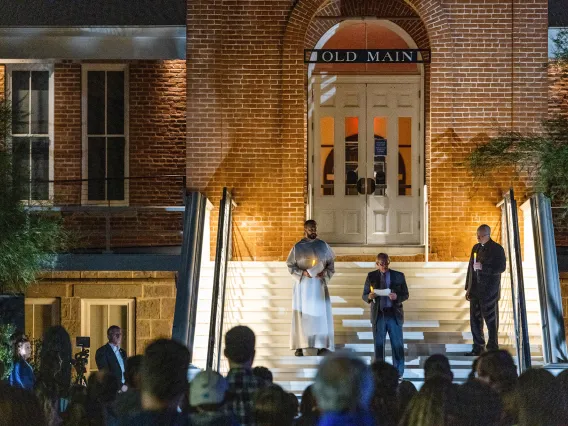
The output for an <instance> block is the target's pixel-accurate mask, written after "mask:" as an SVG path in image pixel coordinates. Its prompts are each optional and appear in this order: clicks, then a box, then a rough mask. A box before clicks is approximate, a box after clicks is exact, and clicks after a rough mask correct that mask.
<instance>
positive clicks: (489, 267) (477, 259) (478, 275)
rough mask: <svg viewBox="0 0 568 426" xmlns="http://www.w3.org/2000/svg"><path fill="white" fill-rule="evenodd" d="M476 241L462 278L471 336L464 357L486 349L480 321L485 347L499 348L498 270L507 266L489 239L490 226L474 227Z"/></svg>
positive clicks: (496, 247)
mask: <svg viewBox="0 0 568 426" xmlns="http://www.w3.org/2000/svg"><path fill="white" fill-rule="evenodd" d="M477 241H478V243H477V244H476V245H474V246H473V249H472V250H471V255H470V258H469V266H468V268H467V276H466V280H465V291H466V293H465V298H466V300H469V322H470V326H471V334H472V335H473V348H472V350H471V352H467V353H466V354H465V355H466V356H478V355H480V354H481V353H482V352H483V351H485V336H484V335H483V320H485V324H486V325H487V331H488V332H489V339H488V340H487V349H489V350H493V349H499V344H498V342H497V332H498V328H499V299H500V296H501V273H503V272H504V271H505V268H506V267H507V263H506V259H505V250H503V247H501V245H499V244H498V243H496V242H495V241H493V240H492V239H491V228H490V227H489V226H487V225H481V226H480V227H479V228H477Z"/></svg>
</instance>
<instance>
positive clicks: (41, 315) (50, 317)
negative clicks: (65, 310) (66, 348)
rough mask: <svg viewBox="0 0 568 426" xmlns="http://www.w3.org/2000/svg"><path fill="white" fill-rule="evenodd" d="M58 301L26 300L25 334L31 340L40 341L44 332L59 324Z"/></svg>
mask: <svg viewBox="0 0 568 426" xmlns="http://www.w3.org/2000/svg"><path fill="white" fill-rule="evenodd" d="M59 304H60V302H59V299H41V298H39V299H35V298H27V297H26V300H25V306H26V326H25V328H26V334H27V335H28V337H30V338H31V339H41V337H42V336H43V333H44V331H45V330H47V329H48V328H49V327H51V326H53V325H59V324H60V322H61V317H60V313H59V312H60V310H59Z"/></svg>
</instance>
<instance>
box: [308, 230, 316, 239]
mask: <svg viewBox="0 0 568 426" xmlns="http://www.w3.org/2000/svg"><path fill="white" fill-rule="evenodd" d="M317 237H318V234H316V233H315V232H314V233H311V234H308V238H309V239H310V240H315V239H316V238H317Z"/></svg>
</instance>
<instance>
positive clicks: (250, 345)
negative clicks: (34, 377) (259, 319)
mask: <svg viewBox="0 0 568 426" xmlns="http://www.w3.org/2000/svg"><path fill="white" fill-rule="evenodd" d="M255 340H256V338H255V336H254V332H253V331H252V330H251V329H250V328H248V327H246V326H242V325H239V326H237V327H233V328H232V329H230V330H229V331H228V332H227V334H225V352H224V353H225V356H226V357H227V359H228V360H229V373H228V374H227V382H228V384H229V389H228V391H227V409H229V410H231V411H232V412H233V414H234V415H235V417H236V418H237V420H238V422H239V423H240V424H241V425H243V426H255V425H256V423H255V420H254V414H253V399H254V394H255V392H256V391H257V390H258V389H261V388H264V387H266V386H267V385H268V384H267V383H266V382H265V381H264V380H262V379H261V378H260V377H257V376H255V375H254V374H253V373H252V362H253V360H254V354H255V350H254V346H255Z"/></svg>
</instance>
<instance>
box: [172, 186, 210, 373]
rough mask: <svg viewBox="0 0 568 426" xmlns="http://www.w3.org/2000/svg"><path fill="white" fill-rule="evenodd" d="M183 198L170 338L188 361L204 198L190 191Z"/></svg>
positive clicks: (194, 323)
mask: <svg viewBox="0 0 568 426" xmlns="http://www.w3.org/2000/svg"><path fill="white" fill-rule="evenodd" d="M184 198H185V199H184V204H185V210H184V216H183V240H182V246H181V259H180V268H179V272H178V276H177V282H176V287H177V293H176V305H175V311H174V323H173V327H172V339H175V340H177V341H178V342H180V343H182V344H183V345H185V346H187V348H188V349H189V353H190V362H191V361H192V359H193V343H194V339H195V326H196V321H197V298H198V293H199V276H200V273H201V249H202V246H203V233H204V231H205V229H204V226H205V207H206V205H207V198H206V197H205V196H204V195H203V194H201V193H199V192H191V193H189V194H186V196H185V197H184Z"/></svg>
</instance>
